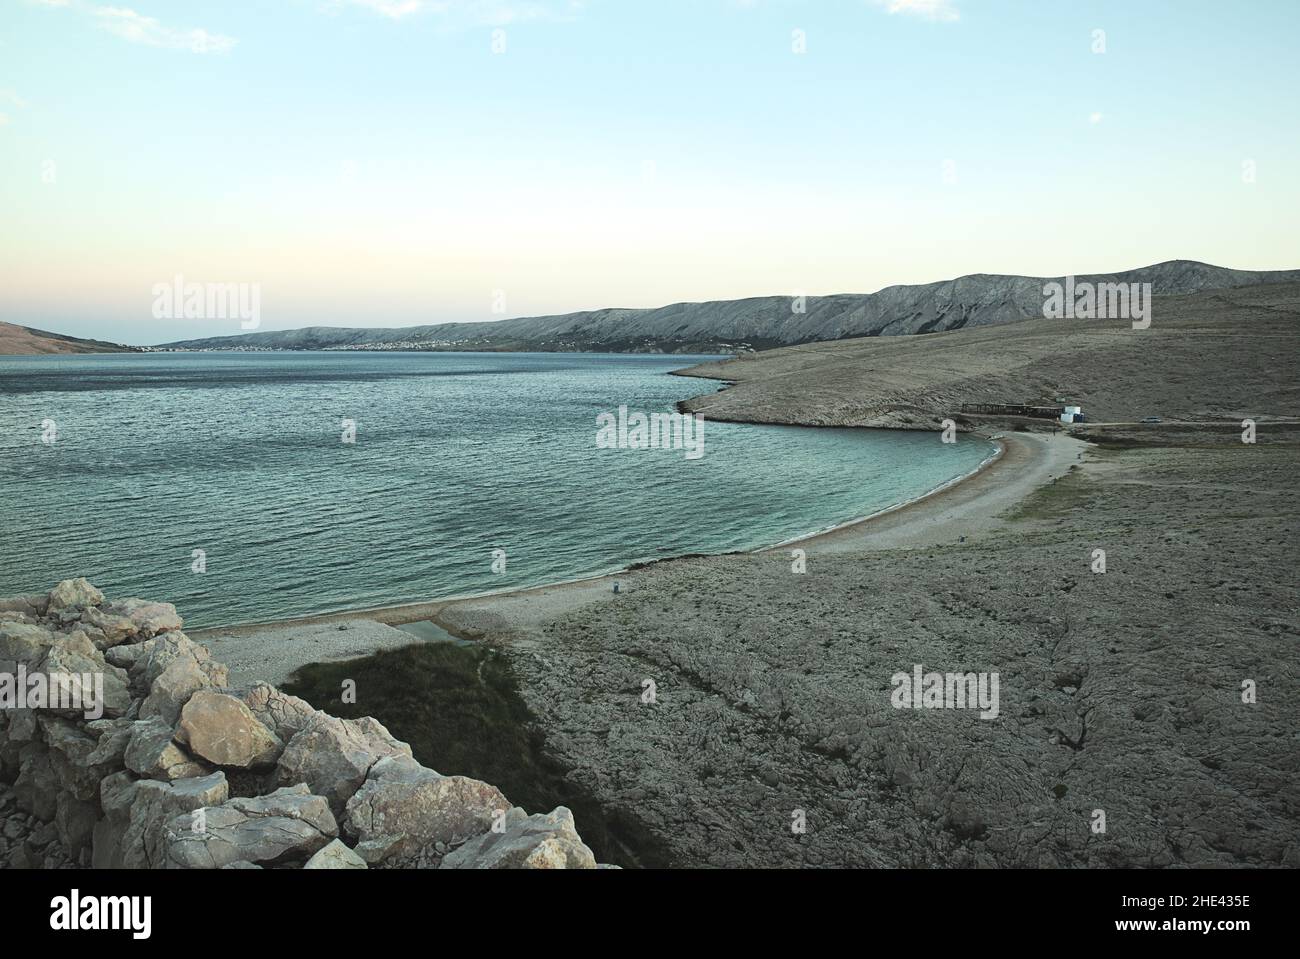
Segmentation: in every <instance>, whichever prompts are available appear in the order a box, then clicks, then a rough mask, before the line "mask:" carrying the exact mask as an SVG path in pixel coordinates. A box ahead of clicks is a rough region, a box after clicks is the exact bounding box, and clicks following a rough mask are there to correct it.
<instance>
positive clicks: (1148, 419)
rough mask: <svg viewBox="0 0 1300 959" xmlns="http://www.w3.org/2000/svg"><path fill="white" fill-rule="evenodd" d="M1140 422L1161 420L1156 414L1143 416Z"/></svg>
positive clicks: (1157, 421)
mask: <svg viewBox="0 0 1300 959" xmlns="http://www.w3.org/2000/svg"><path fill="white" fill-rule="evenodd" d="M1142 422H1143V423H1159V422H1162V421H1161V419H1160V417H1158V416H1145V417H1143V418H1142Z"/></svg>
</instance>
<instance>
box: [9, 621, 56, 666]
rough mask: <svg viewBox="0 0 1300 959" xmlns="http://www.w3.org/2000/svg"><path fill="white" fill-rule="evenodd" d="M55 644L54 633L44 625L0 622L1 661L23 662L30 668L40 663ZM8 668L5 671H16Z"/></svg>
mask: <svg viewBox="0 0 1300 959" xmlns="http://www.w3.org/2000/svg"><path fill="white" fill-rule="evenodd" d="M53 645H54V633H53V632H52V631H51V630H48V629H46V628H45V627H44V626H32V625H30V624H27V623H16V622H3V623H0V663H5V664H9V663H13V664H17V663H23V664H25V665H27V666H28V667H29V668H30V667H32V666H35V665H36V664H37V663H39V662H40V661H41V660H42V659H43V658H44V656H45V653H46V651H47V650H48V649H49V648H50V647H51V646H53ZM14 671H15V670H14V669H12V668H6V669H5V672H14Z"/></svg>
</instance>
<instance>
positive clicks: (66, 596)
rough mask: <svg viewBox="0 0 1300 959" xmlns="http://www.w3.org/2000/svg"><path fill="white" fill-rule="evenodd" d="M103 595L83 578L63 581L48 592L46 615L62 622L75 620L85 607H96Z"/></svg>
mask: <svg viewBox="0 0 1300 959" xmlns="http://www.w3.org/2000/svg"><path fill="white" fill-rule="evenodd" d="M103 601H104V594H103V593H101V592H100V591H99V590H97V589H95V587H93V586H91V585H90V583H89V582H88V581H87V580H86V579H85V577H79V578H77V579H65V580H64V581H63V582H61V583H59V585H58V586H55V587H54V588H53V589H52V590H50V597H49V605H48V606H47V607H46V615H49V616H58V617H59V618H60V619H61V620H63V621H64V622H67V621H68V620H71V619H76V618H77V617H78V616H80V615H81V611H82V610H83V609H84V608H85V607H87V606H98V605H99V604H100V603H102V602H103Z"/></svg>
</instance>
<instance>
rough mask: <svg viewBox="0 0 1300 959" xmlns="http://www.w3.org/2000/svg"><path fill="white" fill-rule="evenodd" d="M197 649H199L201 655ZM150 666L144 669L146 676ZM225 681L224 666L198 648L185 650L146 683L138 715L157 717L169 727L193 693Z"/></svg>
mask: <svg viewBox="0 0 1300 959" xmlns="http://www.w3.org/2000/svg"><path fill="white" fill-rule="evenodd" d="M186 642H189V640H186ZM199 650H202V655H200V654H199V652H198V651H199ZM150 665H152V664H150ZM150 665H147V666H146V667H145V669H146V673H145V675H146V676H147V675H148V671H149V668H150ZM229 678H230V674H229V672H228V671H227V669H226V667H225V666H223V665H222V664H221V663H218V662H214V661H213V660H212V659H211V657H210V656H208V655H207V650H206V649H203V647H202V646H194V649H193V650H186V651H184V652H181V653H179V654H178V655H176V656H175V657H174V658H172V659H170V660H169V661H168V663H167V666H166V668H164V669H163V670H162V672H161V673H159V674H158V675H157V677H156V678H153V679H152V680H150V684H151V685H150V689H149V695H148V696H147V697H145V700H144V702H143V703H141V704H140V716H141V718H146V719H147V718H149V717H150V716H160V717H162V718H163V719H164V720H166V721H167V722H168V723H169V724H171V723H175V722H176V721H177V719H179V718H180V714H181V709H182V708H183V707H184V706H185V704H186V703H187V702H189V700H190V697H191V696H193V695H194V693H196V692H198V691H199V690H200V689H210V688H212V687H213V686H225V685H226V683H227V681H228V680H229Z"/></svg>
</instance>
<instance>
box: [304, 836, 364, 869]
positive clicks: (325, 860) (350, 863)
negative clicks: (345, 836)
mask: <svg viewBox="0 0 1300 959" xmlns="http://www.w3.org/2000/svg"><path fill="white" fill-rule="evenodd" d="M302 868H304V869H368V868H369V867H368V866H367V865H366V861H365V860H364V859H362V858H361V857H360V856H358V855H357V854H356V853H354V852H353V851H352V850H351V849H349V848H348V847H347V846H345V845H343V840H341V839H334V840H332V841H331V842H330V844H329V845H328V846H322V847H321V848H320V849H319V850H318V851H317V852H316V854H315V855H314V856H312V857H311V858H310V859H308V860H307V865H305V866H303V867H302Z"/></svg>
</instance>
